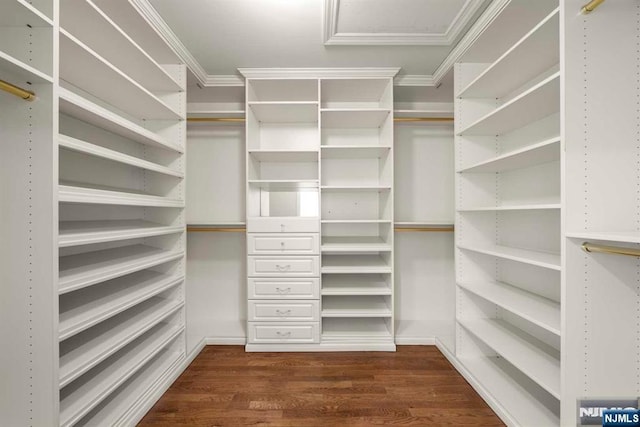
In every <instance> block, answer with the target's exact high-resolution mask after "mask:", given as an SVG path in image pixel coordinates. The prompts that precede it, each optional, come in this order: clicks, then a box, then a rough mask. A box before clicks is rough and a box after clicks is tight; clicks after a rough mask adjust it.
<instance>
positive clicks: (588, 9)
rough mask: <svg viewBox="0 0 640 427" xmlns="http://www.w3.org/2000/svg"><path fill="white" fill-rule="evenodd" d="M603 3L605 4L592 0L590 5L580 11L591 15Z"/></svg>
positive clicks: (602, 0)
mask: <svg viewBox="0 0 640 427" xmlns="http://www.w3.org/2000/svg"><path fill="white" fill-rule="evenodd" d="M602 3H604V0H591V1H590V2H589V3H587V4H585V5H584V6H582V9H580V12H582V13H591V12H593V11H594V10H596V8H597V7H598V6H600V5H601V4H602Z"/></svg>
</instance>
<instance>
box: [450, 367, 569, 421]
mask: <svg viewBox="0 0 640 427" xmlns="http://www.w3.org/2000/svg"><path fill="white" fill-rule="evenodd" d="M459 360H460V362H461V363H462V365H463V366H464V367H465V368H466V369H467V370H468V371H469V372H470V373H471V375H472V376H473V377H474V378H475V379H476V381H477V382H478V383H479V384H482V387H483V388H485V389H486V390H487V391H488V392H489V393H490V394H491V395H492V396H493V397H494V398H495V399H496V400H497V401H498V402H509V415H511V417H512V418H513V419H514V420H513V421H514V422H515V423H516V424H517V425H530V424H531V422H532V421H533V420H535V424H537V425H540V426H557V425H560V416H559V409H558V410H557V412H556V411H555V410H554V409H553V408H549V407H547V406H545V405H544V404H543V403H542V402H541V401H540V400H539V399H538V398H537V397H536V394H535V393H532V391H531V386H533V387H536V385H535V384H534V383H533V382H532V381H531V380H530V379H529V378H527V377H526V376H524V375H523V374H522V373H521V372H519V371H518V370H517V369H515V368H514V367H513V366H511V365H510V364H509V363H508V362H505V361H504V359H501V358H498V357H478V358H469V357H462V358H459Z"/></svg>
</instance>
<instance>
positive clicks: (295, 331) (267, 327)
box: [247, 322, 320, 344]
mask: <svg viewBox="0 0 640 427" xmlns="http://www.w3.org/2000/svg"><path fill="white" fill-rule="evenodd" d="M248 329H249V337H248V338H247V341H248V343H249V344H261V343H271V344H289V343H317V342H320V328H319V324H318V322H309V323H274V322H267V323H257V322H249V328H248Z"/></svg>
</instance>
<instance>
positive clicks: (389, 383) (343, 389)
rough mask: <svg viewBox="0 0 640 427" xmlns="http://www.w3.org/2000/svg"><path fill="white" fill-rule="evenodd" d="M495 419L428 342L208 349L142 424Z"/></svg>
mask: <svg viewBox="0 0 640 427" xmlns="http://www.w3.org/2000/svg"><path fill="white" fill-rule="evenodd" d="M386 424H400V425H403V426H439V425H443V426H472V425H475V426H485V427H488V426H502V425H504V424H503V423H502V422H501V421H500V420H499V419H498V417H497V416H496V415H495V414H494V413H493V411H491V409H490V408H489V407H488V406H487V404H486V403H485V402H484V401H483V400H482V399H481V398H480V397H479V396H478V395H477V394H476V393H475V391H474V390H473V389H472V388H471V386H470V385H469V384H468V383H467V382H466V381H465V380H464V379H463V378H462V376H460V374H458V373H457V371H456V370H455V369H454V368H453V367H452V366H451V365H450V364H449V362H448V361H447V360H446V359H445V357H444V356H443V355H442V354H441V353H440V352H439V351H438V349H437V348H436V347H433V346H399V347H398V351H397V352H396V353H376V352H365V353H361V352H358V353H245V352H244V348H243V347H241V346H209V347H205V349H204V350H203V351H202V353H200V355H198V357H197V358H196V360H195V361H194V362H193V363H192V364H191V365H190V366H189V368H188V369H187V370H186V371H185V372H184V373H183V374H182V375H181V376H180V378H178V380H177V381H176V382H175V383H174V384H173V385H172V386H171V388H170V389H169V390H168V391H167V393H165V395H164V396H163V397H162V399H160V401H159V402H158V403H157V404H156V405H155V406H154V407H153V408H152V409H151V411H149V413H148V414H147V415H146V416H145V418H144V419H143V420H142V422H141V423H140V424H139V425H140V426H245V425H246V426H295V427H307V426H323V427H327V426H374V425H386Z"/></svg>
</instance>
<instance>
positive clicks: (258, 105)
mask: <svg viewBox="0 0 640 427" xmlns="http://www.w3.org/2000/svg"><path fill="white" fill-rule="evenodd" d="M249 108H251V111H253V114H254V116H255V117H256V119H257V120H258V121H259V122H262V123H309V122H312V123H317V122H318V103H317V102H307V101H293V102H249Z"/></svg>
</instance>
